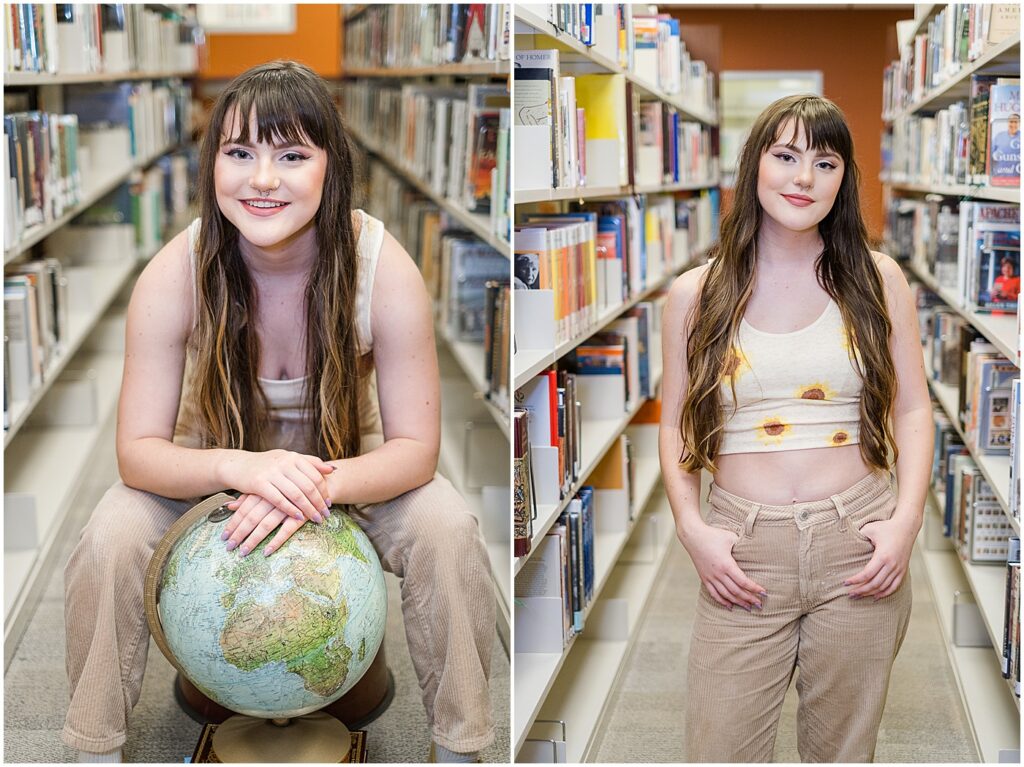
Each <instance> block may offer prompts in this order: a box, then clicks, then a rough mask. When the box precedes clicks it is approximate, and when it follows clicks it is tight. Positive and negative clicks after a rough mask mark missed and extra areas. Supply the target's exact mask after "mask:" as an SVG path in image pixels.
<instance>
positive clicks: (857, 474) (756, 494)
mask: <svg viewBox="0 0 1024 767" xmlns="http://www.w3.org/2000/svg"><path fill="white" fill-rule="evenodd" d="M715 463H716V464H717V466H718V471H717V472H716V473H715V475H714V481H715V484H716V485H718V486H719V487H720V488H721V489H722V490H725V491H726V492H728V493H732V494H733V495H738V496H740V497H741V498H746V499H747V500H750V501H756V502H757V503H763V504H766V505H770V506H786V505H789V504H792V503H804V502H806V501H819V500H822V499H825V498H828V497H830V496H833V495H835V494H837V493H841V492H842V491H843V490H846V489H847V488H848V487H850V486H851V485H854V484H856V483H857V482H858V481H859V480H861V479H863V478H864V477H866V476H867V475H868V474H871V473H872V472H873V471H875V469H873V468H872V467H870V466H868V465H867V464H866V463H864V459H863V458H862V457H861V454H860V445H844V446H842V447H826V448H812V449H810V450H782V451H778V452H773V453H730V454H728V455H720V456H718V457H717V458H716V460H715Z"/></svg>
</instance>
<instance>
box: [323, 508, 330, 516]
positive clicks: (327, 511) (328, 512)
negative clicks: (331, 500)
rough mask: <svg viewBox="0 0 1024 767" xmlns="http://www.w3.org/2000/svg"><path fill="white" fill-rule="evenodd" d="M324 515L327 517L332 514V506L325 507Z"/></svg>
mask: <svg viewBox="0 0 1024 767" xmlns="http://www.w3.org/2000/svg"><path fill="white" fill-rule="evenodd" d="M324 516H325V517H329V516H331V507H330V506H328V507H327V508H325V509H324Z"/></svg>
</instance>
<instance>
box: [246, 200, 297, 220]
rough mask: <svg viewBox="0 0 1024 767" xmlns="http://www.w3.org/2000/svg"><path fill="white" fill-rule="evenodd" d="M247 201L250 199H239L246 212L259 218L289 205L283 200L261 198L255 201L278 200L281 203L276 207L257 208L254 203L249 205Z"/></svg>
mask: <svg viewBox="0 0 1024 767" xmlns="http://www.w3.org/2000/svg"><path fill="white" fill-rule="evenodd" d="M249 202H250V200H241V203H242V207H243V208H245V210H246V212H248V213H251V214H252V215H254V216H259V217H260V218H266V217H267V216H273V215H274V214H276V213H280V212H281V211H282V210H284V209H285V208H287V207H288V205H289V203H287V202H285V201H284V200H267V199H262V198H261V199H259V200H257V201H256V202H279V203H281V205H280V207H276V208H257V207H256V206H255V205H250V204H249Z"/></svg>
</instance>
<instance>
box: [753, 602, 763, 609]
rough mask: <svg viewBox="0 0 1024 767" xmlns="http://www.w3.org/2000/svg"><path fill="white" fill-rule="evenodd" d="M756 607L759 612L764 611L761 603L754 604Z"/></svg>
mask: <svg viewBox="0 0 1024 767" xmlns="http://www.w3.org/2000/svg"><path fill="white" fill-rule="evenodd" d="M754 607H756V608H757V609H758V610H762V609H764V608H762V607H761V605H760V603H758V602H754Z"/></svg>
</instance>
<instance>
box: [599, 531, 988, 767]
mask: <svg viewBox="0 0 1024 767" xmlns="http://www.w3.org/2000/svg"><path fill="white" fill-rule="evenodd" d="M910 569H911V580H912V583H913V588H914V611H913V613H912V615H911V622H910V628H909V629H908V631H907V638H906V640H905V642H906V644H905V645H904V651H901V652H900V654H899V656H898V657H897V659H896V663H895V665H894V666H893V672H892V681H891V684H890V693H889V699H888V702H887V703H886V707H885V714H884V715H883V716H882V725H881V729H880V730H879V736H878V749H877V751H876V752H875V761H876V762H879V763H884V762H896V763H903V762H943V763H944V762H976V761H978V755H977V752H976V751H975V749H974V745H973V743H972V742H971V739H970V735H969V726H968V723H967V719H966V716H965V714H964V710H963V706H962V705H961V703H960V696H959V694H958V693H957V687H956V680H955V679H954V677H953V671H952V669H951V667H950V665H949V662H948V661H947V659H946V653H945V645H944V640H943V638H942V632H941V630H940V629H939V623H938V619H937V617H936V614H935V610H934V609H933V605H932V602H933V600H932V595H931V590H930V589H929V587H928V584H927V577H928V576H927V574H926V573H925V572H924V563H923V561H922V559H921V554H920V552H918V553H916V554H915V555H914V558H913V559H912V560H911V568H910ZM699 586H700V582H699V580H698V579H697V576H696V573H695V572H694V570H693V566H692V565H691V564H690V561H689V557H687V555H686V552H685V551H684V550H683V548H682V547H681V546H673V547H672V551H671V552H670V553H669V555H668V557H667V558H666V561H665V567H664V569H663V570H662V571H661V572H660V573H659V576H658V582H657V584H656V585H655V587H654V591H653V593H652V594H651V598H650V603H649V605H648V607H647V609H646V610H645V612H644V618H643V622H642V623H641V624H640V627H639V628H638V630H637V637H636V641H635V643H634V645H633V649H632V650H631V652H630V654H629V656H628V657H627V659H626V661H625V663H624V664H623V669H622V674H621V676H620V678H619V681H618V683H617V684H616V685H615V687H614V688H613V690H612V693H611V695H610V696H609V698H608V712H607V716H606V718H605V719H604V720H603V723H602V727H601V730H600V732H599V733H598V736H597V738H596V739H595V741H594V761H595V762H604V763H614V762H654V763H658V762H673V761H678V760H680V759H681V758H682V754H683V753H684V751H683V748H684V743H683V737H684V735H683V728H682V726H681V722H682V721H683V706H684V702H685V700H686V683H685V679H686V663H687V657H688V651H689V644H690V631H691V628H692V626H693V610H694V605H695V603H696V598H697V590H698V588H699ZM908 650H912V652H908ZM680 682H681V683H680ZM922 689H927V690H928V694H927V695H921V694H920V691H921V690H922ZM796 700H797V698H796V688H795V687H791V688H790V690H789V693H788V694H787V696H786V702H785V703H784V704H783V707H782V717H781V719H780V721H779V732H778V738H777V740H776V742H775V755H774V758H773V761H774V762H781V763H785V762H789V763H794V762H799V761H800V755H799V754H798V753H797V750H796Z"/></svg>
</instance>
